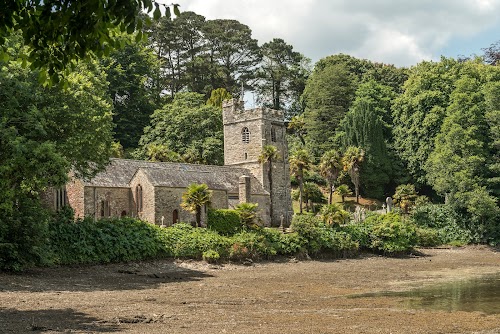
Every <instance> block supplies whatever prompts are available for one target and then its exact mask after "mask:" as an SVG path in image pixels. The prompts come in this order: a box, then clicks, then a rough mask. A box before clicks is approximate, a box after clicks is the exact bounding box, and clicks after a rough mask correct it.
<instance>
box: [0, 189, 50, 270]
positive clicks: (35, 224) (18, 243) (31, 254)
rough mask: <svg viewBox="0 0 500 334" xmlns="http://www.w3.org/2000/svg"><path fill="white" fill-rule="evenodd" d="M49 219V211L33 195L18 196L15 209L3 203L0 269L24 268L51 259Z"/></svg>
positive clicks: (0, 213)
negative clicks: (4, 206) (7, 207)
mask: <svg viewBox="0 0 500 334" xmlns="http://www.w3.org/2000/svg"><path fill="white" fill-rule="evenodd" d="M48 221H49V215H48V213H47V212H46V211H45V210H44V209H43V208H42V207H41V206H40V204H39V203H38V201H37V200H34V199H31V198H27V197H24V198H18V199H17V205H16V208H15V209H13V210H11V211H8V210H6V209H4V208H2V207H0V270H8V271H21V270H23V269H26V268H28V267H31V266H36V265H43V264H48V263H49V262H50V258H49V253H48V243H47V236H48Z"/></svg>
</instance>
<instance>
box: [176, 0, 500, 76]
mask: <svg viewBox="0 0 500 334" xmlns="http://www.w3.org/2000/svg"><path fill="white" fill-rule="evenodd" d="M184 1H185V3H183V0H179V3H180V4H181V9H182V10H191V11H194V12H196V13H197V14H200V15H203V16H205V17H206V18H207V19H216V18H226V19H236V20H238V21H240V22H241V23H244V24H246V25H248V26H249V27H250V28H251V29H252V31H253V35H254V37H255V38H257V39H258V40H259V43H260V44H262V43H265V42H268V41H270V40H271V39H272V38H275V37H279V38H283V39H284V40H285V41H286V42H287V43H289V44H291V45H293V46H294V48H295V49H296V50H297V51H299V52H301V53H303V54H304V55H305V56H307V57H310V58H312V59H313V60H314V61H316V60H319V59H320V58H323V57H326V56H328V55H332V54H336V53H340V52H342V53H346V54H350V55H353V56H356V57H360V58H367V59H371V60H374V61H379V62H385V63H394V64H396V65H400V66H402V65H412V64H415V63H417V62H419V61H421V60H423V59H438V58H439V56H440V55H441V50H443V48H445V47H448V46H449V44H450V43H451V42H452V41H453V40H454V39H461V40H463V39H464V38H471V39H472V38H474V37H475V36H477V35H478V34H481V33H483V32H484V31H487V30H488V29H490V30H491V28H492V27H495V26H499V27H500V15H499V14H498V13H500V0H413V1H409V0H408V1H403V0H377V1H373V0H372V1H370V0H349V1H346V0H336V1H327V0H287V1H283V0H240V1H227V0H224V1H222V0H212V1H207V0H193V1H188V0H184ZM492 38H497V39H498V38H499V37H498V35H497V36H495V37H492ZM494 41H496V39H494V40H492V41H491V42H494ZM486 46H488V45H484V47H486Z"/></svg>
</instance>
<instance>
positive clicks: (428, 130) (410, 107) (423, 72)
mask: <svg viewBox="0 0 500 334" xmlns="http://www.w3.org/2000/svg"><path fill="white" fill-rule="evenodd" d="M462 66H463V65H462V64H460V63H459V62H458V61H456V60H453V59H446V58H443V59H441V61H440V62H422V63H420V64H418V65H417V66H415V67H412V68H411V69H410V70H409V78H408V80H407V81H406V83H405V85H404V92H403V93H402V94H401V95H399V96H398V97H397V98H396V99H395V100H394V102H393V107H392V110H393V117H394V118H393V123H394V127H393V136H394V147H395V149H396V150H397V152H398V155H399V156H400V157H401V158H402V160H403V161H404V162H405V164H406V166H407V168H408V171H409V172H410V174H411V175H412V176H413V177H414V178H415V180H416V181H417V182H418V183H419V184H420V185H422V184H425V183H426V172H425V170H424V168H423V167H424V165H425V163H426V161H427V158H428V157H429V154H430V153H431V152H432V151H433V149H434V143H435V138H436V136H437V134H438V133H439V129H440V128H441V125H442V123H443V119H444V117H445V116H446V108H447V107H448V105H449V96H450V94H451V91H452V89H453V87H454V83H455V81H456V79H457V77H458V76H459V74H460V68H461V67H462Z"/></svg>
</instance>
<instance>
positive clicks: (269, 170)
mask: <svg viewBox="0 0 500 334" xmlns="http://www.w3.org/2000/svg"><path fill="white" fill-rule="evenodd" d="M279 158H280V155H279V153H278V148H277V147H276V146H274V145H264V147H262V151H261V152H260V155H259V157H258V158H257V161H258V162H259V164H263V165H266V174H267V182H268V184H269V187H268V188H267V189H268V191H269V195H270V198H274V196H273V190H274V188H273V162H275V161H276V160H278V159H279ZM269 215H270V216H271V224H272V223H273V219H274V208H273V201H270V203H269Z"/></svg>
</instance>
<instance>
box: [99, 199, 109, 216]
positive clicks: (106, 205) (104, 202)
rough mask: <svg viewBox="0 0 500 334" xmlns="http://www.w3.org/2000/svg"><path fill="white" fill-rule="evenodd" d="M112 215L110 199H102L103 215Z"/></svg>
mask: <svg viewBox="0 0 500 334" xmlns="http://www.w3.org/2000/svg"><path fill="white" fill-rule="evenodd" d="M110 216H111V208H110V206H109V201H108V200H102V201H101V217H110Z"/></svg>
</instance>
